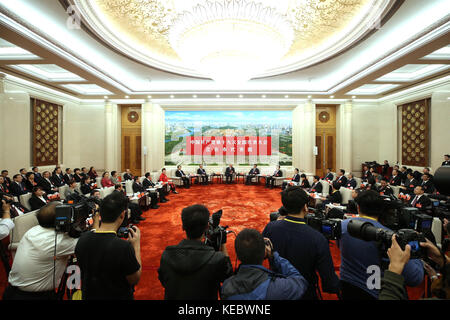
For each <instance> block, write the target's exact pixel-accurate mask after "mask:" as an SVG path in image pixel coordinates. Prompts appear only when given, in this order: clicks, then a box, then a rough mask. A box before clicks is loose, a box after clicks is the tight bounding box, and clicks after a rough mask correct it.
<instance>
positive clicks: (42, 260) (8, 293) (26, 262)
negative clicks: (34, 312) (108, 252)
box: [3, 202, 78, 300]
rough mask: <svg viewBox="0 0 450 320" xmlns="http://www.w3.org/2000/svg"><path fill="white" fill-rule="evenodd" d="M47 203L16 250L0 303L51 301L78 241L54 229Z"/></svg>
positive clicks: (52, 206)
mask: <svg viewBox="0 0 450 320" xmlns="http://www.w3.org/2000/svg"><path fill="white" fill-rule="evenodd" d="M58 205H59V204H58V203H57V202H51V203H49V204H47V205H45V206H44V207H42V208H41V209H40V210H39V211H38V213H37V214H36V218H37V220H38V223H39V225H37V226H35V227H33V228H31V229H30V230H28V231H27V232H26V233H25V235H24V236H23V238H22V240H21V241H20V243H19V246H18V247H17V252H16V255H15V258H14V262H13V265H12V269H11V272H10V274H9V279H8V281H9V285H8V287H7V288H6V290H5V292H4V295H3V299H4V300H53V299H56V298H57V294H56V292H55V290H56V289H57V288H58V287H59V282H60V280H61V277H62V275H63V274H64V271H65V269H66V266H67V263H68V260H69V257H70V256H71V255H73V253H74V251H75V246H76V244H77V241H78V239H76V238H73V237H71V236H69V234H68V233H67V232H66V233H58V232H56V229H55V221H56V210H57V209H56V208H57V206H58Z"/></svg>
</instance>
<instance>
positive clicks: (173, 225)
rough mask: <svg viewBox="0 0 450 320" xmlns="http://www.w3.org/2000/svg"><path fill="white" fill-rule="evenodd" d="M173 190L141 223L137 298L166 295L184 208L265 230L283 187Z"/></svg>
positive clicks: (237, 226)
mask: <svg viewBox="0 0 450 320" xmlns="http://www.w3.org/2000/svg"><path fill="white" fill-rule="evenodd" d="M178 191H179V194H177V195H176V194H171V195H170V197H169V199H170V201H169V202H167V203H164V204H160V208H159V209H157V210H149V211H147V212H145V213H144V217H145V218H146V220H145V221H143V222H141V223H140V224H139V228H140V230H141V234H142V235H141V238H142V239H141V255H142V268H143V272H142V277H141V280H140V282H139V285H138V286H136V292H135V299H137V300H149V299H150V300H158V299H163V298H164V289H163V287H162V286H161V284H160V282H159V280H158V271H157V270H158V267H159V262H160V259H161V254H162V252H163V251H164V248H165V247H166V246H169V245H174V244H177V243H178V242H180V241H181V240H182V239H183V238H184V236H185V234H184V232H183V230H182V227H181V210H182V209H183V208H184V207H187V206H189V205H193V204H197V203H199V204H203V205H205V206H206V207H208V209H209V210H210V212H211V213H213V212H215V211H217V210H219V209H223V216H222V220H221V225H228V226H229V230H233V231H235V232H236V233H239V232H240V231H241V230H243V229H244V228H254V229H257V230H259V231H262V230H263V229H264V227H265V226H266V224H267V223H268V222H269V213H270V212H273V211H277V210H278V208H279V207H280V206H281V197H280V191H281V190H280V189H273V190H271V189H265V188H264V187H263V186H245V185H243V184H238V185H236V184H233V185H225V184H214V185H212V186H197V185H195V186H193V187H191V188H190V189H181V188H179V189H178ZM234 239H235V236H234V235H233V234H229V235H228V241H227V249H228V252H229V254H230V258H231V262H232V264H233V267H235V263H236V255H235V252H234ZM330 248H331V253H332V256H333V260H334V265H335V267H336V271H337V272H338V271H339V265H340V253H339V249H338V248H337V246H336V245H335V244H334V243H332V244H331V245H330ZM5 285H6V279H5V276H4V270H3V266H2V267H0V292H1V293H3V290H4V288H5ZM408 291H409V294H410V299H418V298H420V297H421V296H422V293H423V288H422V287H419V288H414V289H413V290H408ZM322 296H323V299H325V300H330V299H336V298H337V297H336V295H330V294H326V293H323V294H322Z"/></svg>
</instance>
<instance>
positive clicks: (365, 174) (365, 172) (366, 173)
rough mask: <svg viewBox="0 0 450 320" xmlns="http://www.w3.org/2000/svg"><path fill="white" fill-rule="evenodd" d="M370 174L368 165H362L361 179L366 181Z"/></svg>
mask: <svg viewBox="0 0 450 320" xmlns="http://www.w3.org/2000/svg"><path fill="white" fill-rule="evenodd" d="M371 176H372V173H370V170H369V167H368V166H366V165H364V167H363V173H362V176H361V179H362V180H363V181H367V180H369V178H370V177H371Z"/></svg>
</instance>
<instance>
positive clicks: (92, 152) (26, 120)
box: [0, 82, 105, 176]
mask: <svg viewBox="0 0 450 320" xmlns="http://www.w3.org/2000/svg"><path fill="white" fill-rule="evenodd" d="M30 97H35V98H39V99H43V100H46V101H50V102H53V103H57V104H60V105H62V106H63V112H62V113H63V115H62V135H61V136H62V142H60V147H61V149H62V152H61V153H60V155H61V157H60V159H59V162H60V163H59V164H60V165H63V166H64V167H71V168H75V167H83V166H86V167H87V166H90V165H93V166H95V167H96V168H99V169H103V168H104V167H105V165H104V162H105V161H104V160H105V159H104V153H103V148H104V137H105V132H104V122H105V121H104V119H105V117H104V105H103V104H97V105H95V104H82V103H80V102H79V101H76V100H70V99H64V98H61V97H60V96H57V95H54V94H51V93H47V92H43V91H40V90H36V89H33V88H27V87H24V86H21V85H17V84H13V83H8V82H6V83H5V86H4V92H3V93H1V92H0V150H1V151H0V169H7V170H8V171H9V172H10V176H12V175H13V174H15V173H17V172H18V170H19V169H20V168H27V169H29V168H31V166H32V155H31V125H32V124H31V105H30ZM48 169H49V167H45V168H44V167H42V168H41V171H42V170H48Z"/></svg>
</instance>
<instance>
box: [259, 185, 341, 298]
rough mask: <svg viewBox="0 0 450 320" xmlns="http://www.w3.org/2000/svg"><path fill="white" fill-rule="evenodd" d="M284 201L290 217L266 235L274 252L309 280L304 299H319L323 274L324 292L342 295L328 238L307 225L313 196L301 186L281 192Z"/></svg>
mask: <svg viewBox="0 0 450 320" xmlns="http://www.w3.org/2000/svg"><path fill="white" fill-rule="evenodd" d="M281 201H282V203H283V207H284V208H285V210H286V211H287V212H288V215H287V216H286V217H285V218H284V219H282V220H277V221H272V222H270V223H269V224H268V225H267V226H266V227H265V229H264V231H263V236H264V237H265V238H269V239H270V241H271V242H272V243H273V248H274V251H277V252H278V253H279V254H280V256H281V257H283V258H284V259H287V260H288V261H289V262H290V263H292V265H293V266H294V267H295V268H296V269H297V270H298V271H299V272H300V274H301V275H302V276H303V277H304V278H305V279H306V281H308V284H309V285H308V288H307V290H306V292H305V294H304V295H303V297H302V299H304V300H316V299H318V295H317V291H316V289H317V287H318V277H317V273H316V272H318V273H319V275H320V278H321V280H322V281H321V283H322V290H323V291H325V292H329V293H336V294H337V293H339V278H338V277H337V275H336V273H335V272H334V265H333V260H332V259H331V253H330V247H329V246H328V241H327V239H326V238H325V236H324V235H323V234H321V233H319V232H318V231H316V230H315V229H313V228H312V227H310V226H308V225H307V224H306V220H305V216H306V214H307V213H308V201H309V197H308V195H307V193H306V192H305V191H304V190H303V189H302V188H301V187H300V186H293V187H288V188H286V189H285V190H284V191H283V192H282V193H281Z"/></svg>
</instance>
